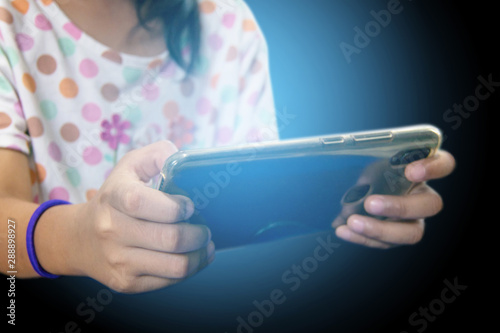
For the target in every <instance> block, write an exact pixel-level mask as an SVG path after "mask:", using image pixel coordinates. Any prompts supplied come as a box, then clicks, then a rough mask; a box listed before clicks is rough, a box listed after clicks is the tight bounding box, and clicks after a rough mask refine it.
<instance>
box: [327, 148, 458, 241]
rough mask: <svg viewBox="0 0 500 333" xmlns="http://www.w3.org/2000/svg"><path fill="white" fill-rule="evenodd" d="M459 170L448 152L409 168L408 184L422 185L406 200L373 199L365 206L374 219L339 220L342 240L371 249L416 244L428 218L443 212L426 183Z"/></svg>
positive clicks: (354, 218) (352, 217) (416, 163)
mask: <svg viewBox="0 0 500 333" xmlns="http://www.w3.org/2000/svg"><path fill="white" fill-rule="evenodd" d="M454 168H455V159H454V158H453V156H452V155H451V154H450V153H448V152H446V151H442V150H440V151H438V152H437V153H436V154H435V155H434V156H433V157H430V158H426V159H424V160H420V161H416V162H413V163H411V164H409V165H408V166H407V167H406V170H405V176H406V178H407V179H408V180H410V181H412V182H415V183H419V184H418V185H417V186H416V187H415V188H414V189H412V191H411V192H410V193H408V194H407V195H404V196H390V195H371V196H369V197H368V198H367V199H366V200H365V203H364V207H365V210H366V211H367V212H368V213H369V214H372V215H376V216H385V217H387V218H388V219H386V220H378V219H376V218H373V217H369V216H363V215H357V214H353V215H351V216H349V218H347V221H339V220H335V221H334V222H333V223H332V226H333V227H334V228H336V234H337V236H338V237H339V238H342V239H344V240H346V241H349V242H353V243H357V244H361V245H365V246H368V247H374V248H382V249H387V248H391V247H394V246H397V245H406V244H416V243H418V242H419V241H420V240H421V239H422V237H423V235H424V229H425V222H424V218H427V217H431V216H433V215H436V214H437V213H439V212H440V211H441V209H442V208H443V201H442V199H441V196H440V195H439V194H438V193H437V192H436V191H434V190H433V189H432V188H431V187H429V186H428V185H427V184H426V183H425V182H426V181H428V180H432V179H438V178H443V177H446V176H448V175H449V174H450V173H451V172H452V171H453V169H454Z"/></svg>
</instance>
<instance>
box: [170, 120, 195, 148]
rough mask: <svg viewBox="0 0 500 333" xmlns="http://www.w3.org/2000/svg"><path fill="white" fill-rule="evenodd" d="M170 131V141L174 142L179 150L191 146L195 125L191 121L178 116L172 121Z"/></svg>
mask: <svg viewBox="0 0 500 333" xmlns="http://www.w3.org/2000/svg"><path fill="white" fill-rule="evenodd" d="M169 127H170V131H169V135H168V139H169V140H170V141H172V142H173V143H174V144H175V145H176V147H177V148H179V149H180V148H182V147H183V146H184V145H187V144H190V143H192V142H193V140H194V136H193V132H194V124H193V122H192V121H191V120H189V119H187V118H185V117H183V116H177V117H174V118H171V119H170V126H169Z"/></svg>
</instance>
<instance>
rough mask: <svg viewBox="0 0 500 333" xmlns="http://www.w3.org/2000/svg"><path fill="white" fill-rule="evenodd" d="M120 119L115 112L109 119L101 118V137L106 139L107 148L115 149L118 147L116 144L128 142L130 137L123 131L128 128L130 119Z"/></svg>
mask: <svg viewBox="0 0 500 333" xmlns="http://www.w3.org/2000/svg"><path fill="white" fill-rule="evenodd" d="M120 119H121V117H120V115H119V114H116V113H115V114H114V115H112V116H111V121H109V120H103V121H102V123H101V127H102V128H103V131H102V132H101V139H102V140H103V141H107V142H108V146H109V148H111V149H113V150H115V151H116V150H117V149H118V144H120V143H123V144H127V143H129V142H130V137H129V136H128V135H127V134H125V131H126V130H128V129H129V128H130V121H128V120H123V121H120Z"/></svg>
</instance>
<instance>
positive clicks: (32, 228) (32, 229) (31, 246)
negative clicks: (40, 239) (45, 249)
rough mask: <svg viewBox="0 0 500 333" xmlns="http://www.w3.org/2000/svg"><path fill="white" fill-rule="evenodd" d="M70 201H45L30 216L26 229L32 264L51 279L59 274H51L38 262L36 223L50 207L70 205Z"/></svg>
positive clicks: (27, 245) (38, 271) (43, 275)
mask: <svg viewBox="0 0 500 333" xmlns="http://www.w3.org/2000/svg"><path fill="white" fill-rule="evenodd" d="M68 204H70V202H67V201H64V200H49V201H46V202H44V203H42V204H41V205H40V206H39V207H38V208H37V209H36V210H35V212H34V213H33V215H32V216H31V218H30V221H29V223H28V230H27V231H26V248H27V250H28V257H29V258H30V262H31V266H33V269H34V270H35V271H36V272H37V273H38V274H39V275H40V276H41V277H45V278H49V279H55V278H58V277H59V275H54V274H50V273H49V272H47V271H45V270H44V269H43V268H42V266H40V263H39V262H38V259H37V257H36V252H35V240H34V236H35V226H36V223H37V222H38V219H39V218H40V216H42V214H43V213H44V212H45V211H46V210H47V209H49V208H51V207H54V206H57V205H68Z"/></svg>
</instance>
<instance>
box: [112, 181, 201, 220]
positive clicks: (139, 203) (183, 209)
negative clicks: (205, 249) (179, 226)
mask: <svg viewBox="0 0 500 333" xmlns="http://www.w3.org/2000/svg"><path fill="white" fill-rule="evenodd" d="M108 197H109V198H108V199H109V202H110V204H111V206H112V207H113V208H115V209H117V210H119V211H120V212H122V213H124V214H126V215H128V216H131V217H134V218H138V219H143V220H147V221H153V222H162V223H174V222H179V221H185V220H187V219H189V218H190V217H191V215H192V214H193V212H194V204H193V202H192V201H191V200H190V199H189V198H188V197H185V196H181V195H170V194H166V193H163V192H161V191H158V190H155V189H152V188H149V187H147V186H144V184H142V183H140V182H132V183H122V184H121V185H118V186H114V187H113V188H112V190H111V194H110V195H109V196H108Z"/></svg>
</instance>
